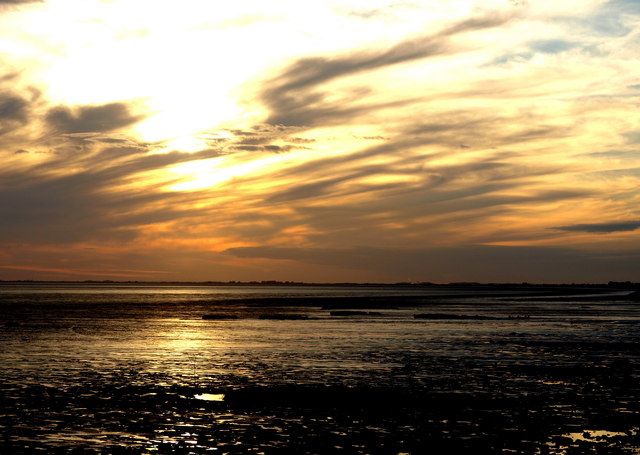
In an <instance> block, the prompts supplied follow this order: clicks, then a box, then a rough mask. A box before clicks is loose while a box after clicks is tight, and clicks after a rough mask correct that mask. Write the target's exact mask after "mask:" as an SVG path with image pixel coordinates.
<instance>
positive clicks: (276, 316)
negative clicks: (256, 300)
mask: <svg viewBox="0 0 640 455" xmlns="http://www.w3.org/2000/svg"><path fill="white" fill-rule="evenodd" d="M258 319H266V320H269V319H270V320H274V321H300V320H304V319H309V316H307V315H306V314H298V313H265V314H261V315H259V316H258Z"/></svg>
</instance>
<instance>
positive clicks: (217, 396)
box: [194, 393, 224, 401]
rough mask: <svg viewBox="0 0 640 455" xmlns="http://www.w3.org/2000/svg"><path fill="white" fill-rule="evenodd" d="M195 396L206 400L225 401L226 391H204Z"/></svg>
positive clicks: (197, 398)
mask: <svg viewBox="0 0 640 455" xmlns="http://www.w3.org/2000/svg"><path fill="white" fill-rule="evenodd" d="M194 398H195V399H196V400H204V401H224V393H202V394H199V395H194Z"/></svg>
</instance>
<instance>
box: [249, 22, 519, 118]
mask: <svg viewBox="0 0 640 455" xmlns="http://www.w3.org/2000/svg"><path fill="white" fill-rule="evenodd" d="M508 20H509V18H508V17H506V16H499V15H494V16H492V17H479V18H471V19H467V20H464V21H461V22H459V23H457V24H454V25H451V26H449V27H447V28H445V29H444V30H441V31H440V32H437V33H434V34H429V35H426V36H422V37H418V38H414V39H410V40H407V41H403V42H400V43H398V44H396V45H395V46H392V47H390V48H389V49H387V50H384V51H378V52H359V53H353V54H350V55H346V56H339V57H307V58H303V59H300V60H298V61H297V62H295V63H293V64H292V65H290V66H289V67H288V68H287V69H286V70H285V71H284V72H282V73H281V74H280V75H279V76H277V77H275V78H274V79H272V80H271V81H269V82H268V83H267V84H266V85H265V87H264V89H263V91H262V94H261V100H262V101H263V103H264V104H265V105H266V107H267V108H268V109H269V111H270V114H269V117H268V119H267V122H268V123H271V124H282V125H294V126H301V125H305V126H312V125H314V124H316V123H319V122H322V123H323V124H327V123H334V122H337V121H340V120H343V119H345V118H347V117H354V116H358V115H361V114H363V113H366V112H370V111H372V110H378V109H384V108H388V107H397V106H401V105H404V104H406V101H402V100H396V101H394V102H385V103H376V104H371V105H366V104H361V103H357V101H358V100H359V99H361V98H362V97H363V95H365V94H366V93H367V91H366V90H364V91H363V92H362V93H355V94H353V95H352V98H351V99H346V100H345V99H343V100H340V101H329V100H328V97H327V95H326V94H325V93H323V92H322V91H319V90H318V89H320V88H321V87H322V86H323V85H324V84H326V83H328V82H331V81H333V80H336V79H339V78H344V77H347V76H351V75H354V74H358V73H361V72H364V71H372V70H377V69H380V68H384V67H388V66H392V65H397V64H400V63H406V62H411V61H415V60H419V59H424V58H427V57H433V56H436V55H443V54H447V53H453V52H456V49H455V48H454V46H453V45H452V44H451V43H450V39H451V38H452V37H453V36H455V35H458V34H462V33H466V32H471V31H475V30H482V29H486V28H492V27H497V26H499V25H502V24H504V23H506V22H507V21H508ZM347 105H348V106H347Z"/></svg>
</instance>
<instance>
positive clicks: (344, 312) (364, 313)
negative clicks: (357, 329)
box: [329, 310, 384, 317]
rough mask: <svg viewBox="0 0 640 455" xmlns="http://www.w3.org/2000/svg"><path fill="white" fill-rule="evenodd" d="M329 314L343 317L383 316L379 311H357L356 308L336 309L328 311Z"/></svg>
mask: <svg viewBox="0 0 640 455" xmlns="http://www.w3.org/2000/svg"><path fill="white" fill-rule="evenodd" d="M329 314H330V315H331V316H338V317H345V316H383V315H384V313H380V312H379V311H358V310H336V311H331V312H329Z"/></svg>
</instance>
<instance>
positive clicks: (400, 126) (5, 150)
mask: <svg viewBox="0 0 640 455" xmlns="http://www.w3.org/2000/svg"><path fill="white" fill-rule="evenodd" d="M639 107H640V1H638V0H563V1H557V0H554V1H550V0H540V1H534V0H529V1H526V0H511V1H508V0H439V1H421V0H416V1H387V0H367V1H364V0H340V1H338V0H323V1H295V0H271V1H258V0H236V1H234V2H216V1H210V0H183V1H181V2H171V1H158V0H44V1H19V0H13V1H8V0H4V1H2V0H0V156H1V159H2V164H1V166H0V279H4V280H8V279H54V280H85V279H111V280H304V281H433V282H449V281H501V282H505V281H532V282H540V281H546V282H567V281H568V282H572V281H574V282H586V281H591V282H602V281H604V282H606V281H609V280H636V281H640V111H639Z"/></svg>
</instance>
